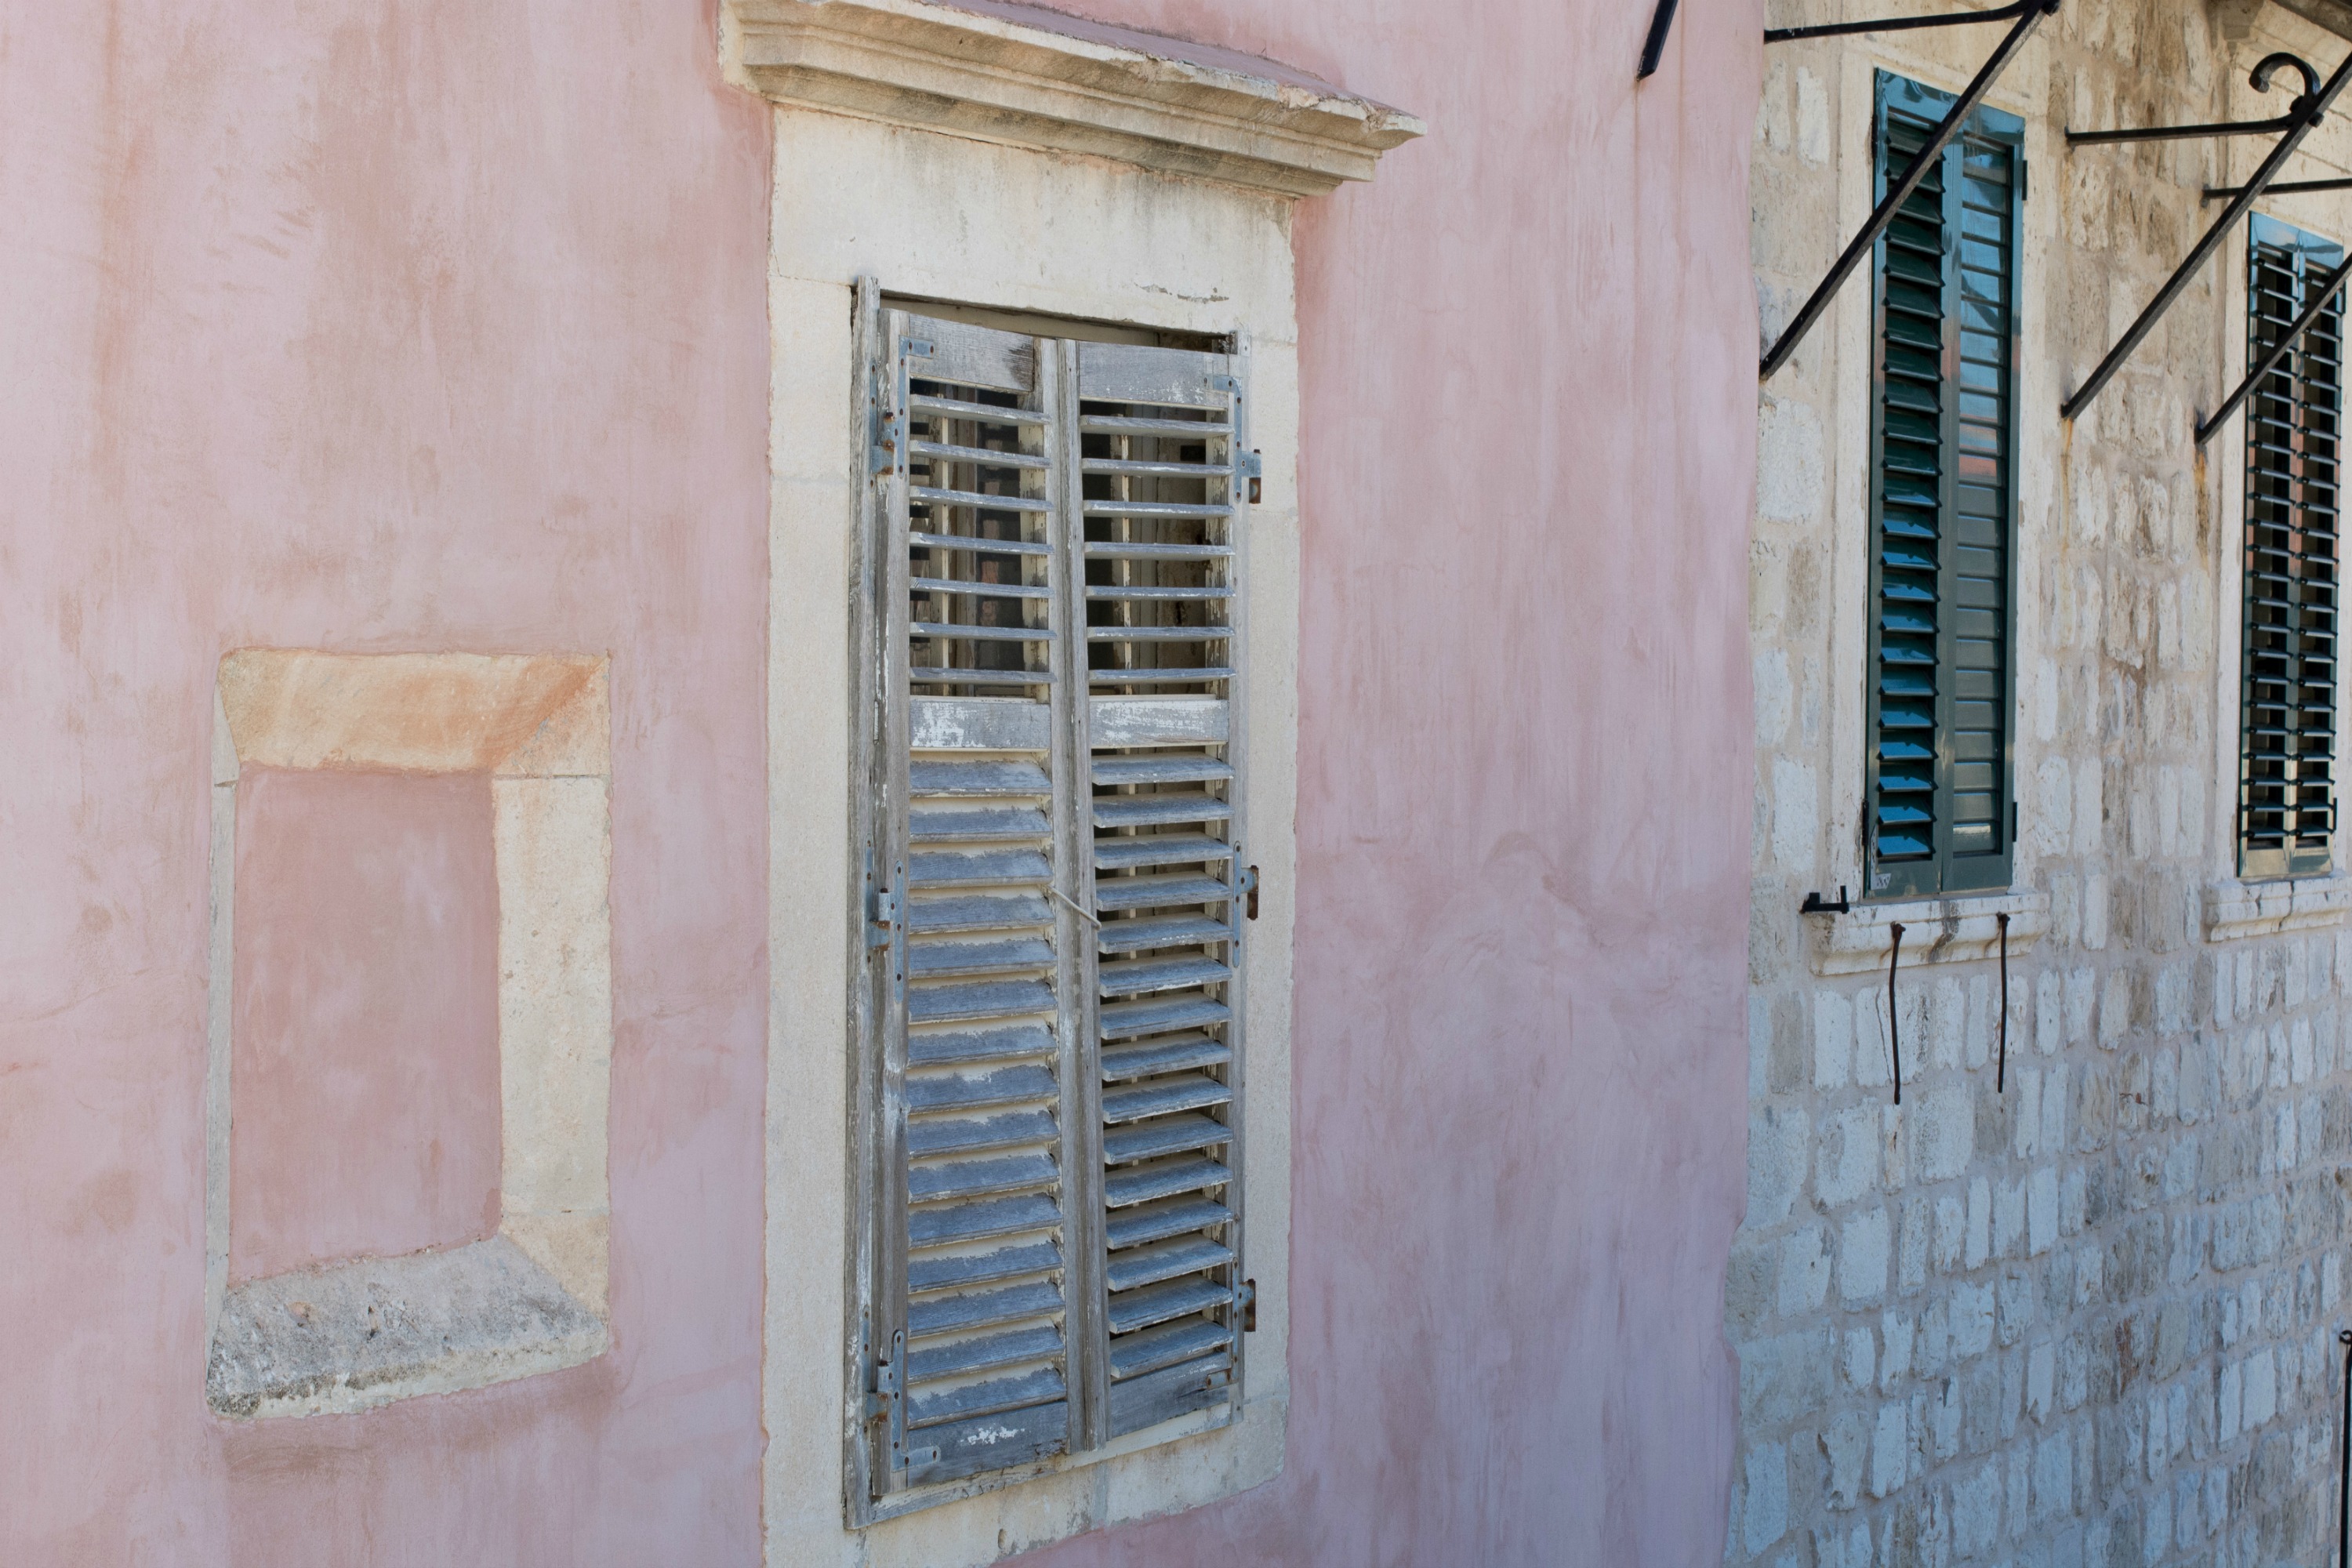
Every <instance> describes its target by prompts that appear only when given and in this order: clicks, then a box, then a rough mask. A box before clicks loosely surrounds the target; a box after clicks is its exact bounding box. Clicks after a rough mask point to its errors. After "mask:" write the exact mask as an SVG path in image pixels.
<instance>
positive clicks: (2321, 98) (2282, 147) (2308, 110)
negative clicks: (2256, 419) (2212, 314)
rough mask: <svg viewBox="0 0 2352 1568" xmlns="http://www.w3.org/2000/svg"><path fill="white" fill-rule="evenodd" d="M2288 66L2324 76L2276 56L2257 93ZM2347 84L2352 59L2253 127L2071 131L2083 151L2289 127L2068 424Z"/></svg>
mask: <svg viewBox="0 0 2352 1568" xmlns="http://www.w3.org/2000/svg"><path fill="white" fill-rule="evenodd" d="M2288 64H2292V65H2294V67H2295V68H2296V69H2298V70H2299V71H2300V72H2301V73H2302V74H2303V78H2304V81H2305V86H2306V87H2308V86H2309V85H2310V84H2311V82H2312V81H2313V79H2315V78H2316V77H2317V76H2318V74H2319V73H2318V72H2317V71H2315V70H2314V69H2313V68H2311V67H2310V66H2309V65H2307V64H2305V62H2304V61H2302V60H2299V59H2296V58H2294V56H2292V55H2272V56H2271V57H2269V58H2266V59H2264V60H2263V62H2262V63H2261V64H2260V65H2257V66H2256V67H2255V68H2254V73H2253V84H2254V87H2255V88H2256V89H2257V90H2260V91H2265V92H2266V91H2268V90H2269V89H2270V84H2271V81H2272V79H2273V78H2274V77H2275V76H2276V74H2277V72H2278V71H2279V70H2280V68H2282V67H2284V66H2285V65H2288ZM2347 82H2352V56H2347V57H2346V58H2345V61H2344V63H2343V64H2342V65H2340V66H2338V67H2336V74H2335V75H2334V76H2332V77H2329V78H2328V79H2327V80H2326V83H2325V84H2324V85H2322V86H2320V87H2318V88H2317V89H2315V90H2310V91H2306V92H2305V93H2304V94H2302V96H2300V97H2298V98H2297V99H2296V100H2294V108H2292V109H2290V110H2287V112H2286V113H2285V114H2284V115H2281V116H2280V117H2279V118H2278V119H2276V120H2270V121H2246V122H2244V123H2242V124H2236V125H2221V126H2210V125H2184V126H2175V127H2155V128H2151V129H2149V130H2146V131H2101V132H2083V133H2081V134H2077V133H2076V132H2072V131H2070V132H2067V133H2066V140H2067V142H2068V143H2069V144H2070V145H2072V146H2079V145H2084V144H2087V143H2095V142H2154V141H2163V140H2169V139H2172V138H2174V137H2177V136H2235V135H2252V134H2254V133H2256V132H2263V131H2270V130H2276V129H2279V128H2281V127H2284V129H2285V132H2286V134H2284V136H2281V137H2280V138H2279V142H2278V145H2277V146H2275V147H2273V148H2272V149H2271V154H2270V156H2269V157H2267V158H2265V159H2263V166H2262V167H2261V168H2259V169H2257V170H2255V171H2254V177H2253V178H2252V180H2251V181H2249V182H2248V183H2247V184H2244V185H2242V186H2241V187H2240V188H2239V190H2238V194H2237V195H2236V196H2234V197H2233V198H2231V202H2230V205H2229V206H2228V208H2227V209H2226V210H2224V211H2223V212H2222V214H2221V217H2219V218H2218V219H2216V220H2215V221H2214V224H2213V226H2212V227H2211V228H2209V229H2207V230H2206V231H2205V237H2204V238H2202V239H2200V240H2199V241H2198V242H2197V247H2196V248H2195V249H2194V250H2191V251H2190V252H2189V258H2188V259H2187V260H2186V261H2183V262H2182V263H2181V264H2180V265H2179V268H2176V269H2175V270H2174V272H2173V274H2172V276H2171V278H2170V279H2168V280H2167V281H2166V283H2165V285H2164V287H2163V288H2162V289H2158V291H2157V296H2156V298H2155V299H2153V300H2149V301H2148V305H2147V309H2146V310H2142V311H2141V312H2140V313H2139V319H2138V320H2137V321H2134V322H2133V323H2132V324H2131V327H2130V330H2129V331H2126V332H2125V333H2124V335H2123V338H2122V339H2121V341H2119V342H2117V343H2116V346H2115V347H2114V348H2112V349H2109V350H2108V351H2107V357H2106V358H2105V359H2103V360H2101V361H2100V362H2099V368H2098V369H2096V370H2095V371H2093V372H2092V373H2091V374H2090V378H2089V379H2088V380H2086V381H2085V382H2084V383H2083V384H2082V385H2081V386H2080V387H2078V388H2077V389H2076V390H2075V392H2074V395H2073V396H2071V397H2069V398H2067V399H2066V401H2065V402H2064V403H2063V404H2061V405H2059V408H2058V412H2059V413H2060V414H2061V415H2063V416H2064V417H2066V418H2068V419H2074V418H2076V417H2078V416H2080V415H2081V414H2082V412H2083V410H2084V409H2085V408H2087V407H2089V406H2090V405H2091V400H2092V399H2093V398H2095V397H2096V396H2098V395H2099V394H2100V392H2101V391H2103V390H2104V389H2105V386H2106V384H2107V383H2108V382H2110V381H2112V380H2114V379H2115V374H2116V372H2117V371H2118V370H2121V369H2122V368H2123V364H2124V362H2125V361H2126V360H2127V359H2129V358H2130V357H2131V356H2132V351H2133V350H2135V349H2137V348H2138V347H2139V345H2140V344H2141V343H2142V342H2144V341H2146V339H2147V334H2148V333H2149V332H2151V331H2155V330H2156V324H2157V322H2158V321H2162V320H2163V319H2164V313H2165V312H2166V311H2167V310H2170V309H2171V308H2172V302H2173V301H2174V300H2178V299H2179V298H2180V293H2181V290H2182V289H2186V288H2188V287H2189V279H2190V278H2192V277H2194V276H2195V275H2196V273H2197V271H2198V269H2199V268H2201V267H2203V266H2204V265H2205V263H2206V262H2207V261H2209V260H2210V259H2212V256H2213V252H2214V251H2215V250H2217V249H2219V248H2220V247H2221V241H2222V239H2223V238H2224V237H2227V236H2228V234H2229V232H2230V230H2231V228H2233V227H2235V226H2236V225H2237V222H2238V220H2239V219H2240V218H2242V217H2243V216H2246V212H2247V209H2248V208H2250V207H2252V205H2254V203H2255V202H2256V201H2258V200H2259V199H2261V197H2262V195H2263V192H2264V191H2267V190H2269V189H2270V188H2271V184H2272V182H2273V181H2274V180H2276V179H2277V178H2278V174H2279V171H2280V170H2281V169H2283V168H2284V167H2285V166H2286V161H2287V160H2288V159H2289V158H2291V157H2293V156H2294V151H2295V149H2296V148H2297V147H2300V146H2301V145H2302V144H2303V139H2304V138H2305V137H2306V136H2308V135H2310V134H2311V132H2313V131H2314V130H2315V129H2316V128H2317V126H2318V124H2319V122H2320V121H2323V120H2325V119H2326V118H2327V110H2329V108H2330V107H2331V106H2333V105H2334V103H2335V102H2336V98H2337V96H2338V95H2339V94H2341V93H2342V92H2343V90H2344V89H2345V86H2346V84H2347ZM2209 423H2210V422H2209Z"/></svg>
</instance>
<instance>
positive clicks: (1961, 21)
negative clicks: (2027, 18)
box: [1668, 0, 2057, 44]
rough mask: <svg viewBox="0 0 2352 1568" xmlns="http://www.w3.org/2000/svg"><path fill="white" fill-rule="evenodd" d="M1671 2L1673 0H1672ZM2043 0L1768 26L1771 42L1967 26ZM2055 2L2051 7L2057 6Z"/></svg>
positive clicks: (2021, 11)
mask: <svg viewBox="0 0 2352 1568" xmlns="http://www.w3.org/2000/svg"><path fill="white" fill-rule="evenodd" d="M1668 3H1669V4H1671V3H1672V0H1668ZM2038 3H2039V0H2017V3H2016V4H2015V5H2003V6H2002V7H2001V8H2000V10H1998V11H1951V12H1947V13H1945V14H1944V15H1943V16H1889V17H1885V18H1882V19H1881V20H1878V21H1874V22H1823V23H1821V24H1820V25H1819V26H1811V27H1767V28H1765V29H1764V41H1765V42H1766V43H1768V44H1795V43H1801V42H1803V41H1804V40H1805V39H1807V38H1843V37H1851V36H1852V35H1853V34H1855V33H1907V32H1910V31H1911V30H1912V29H1914V28H1916V27H1965V26H1969V25H1970V24H1971V23H1976V22H2007V21H2011V20H2014V19H2015V18H2017V17H2019V16H2024V15H2025V14H2026V13H2027V12H2029V11H2031V10H2032V9H2033V7H2034V6H2035V5H2037V4H2038ZM2056 8H2057V7H2055V6H2053V7H2051V9H2053V10H2055V9H2056Z"/></svg>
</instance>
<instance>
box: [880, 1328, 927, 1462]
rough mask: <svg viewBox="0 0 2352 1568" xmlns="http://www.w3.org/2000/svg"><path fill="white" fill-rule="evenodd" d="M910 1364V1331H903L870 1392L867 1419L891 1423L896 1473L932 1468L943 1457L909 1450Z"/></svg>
mask: <svg viewBox="0 0 2352 1568" xmlns="http://www.w3.org/2000/svg"><path fill="white" fill-rule="evenodd" d="M906 1363H907V1331H905V1330H904V1329H901V1330H899V1331H898V1332H897V1333H894V1334H892V1335H891V1336H890V1356H889V1359H888V1360H887V1361H882V1362H878V1363H876V1364H875V1367H874V1376H873V1379H872V1386H871V1387H869V1388H868V1389H867V1390H866V1420H868V1421H883V1422H887V1423H888V1439H889V1448H890V1456H889V1457H890V1468H891V1469H892V1470H894V1471H897V1470H904V1469H906V1468H908V1467H910V1466H914V1465H928V1464H931V1463H933V1462H935V1461H936V1460H937V1459H938V1458H939V1457H940V1451H939V1449H938V1448H936V1447H929V1448H910V1447H908V1446H907V1400H906V1392H907V1384H906V1374H905V1373H904V1371H903V1370H902V1369H903V1368H904V1367H905V1365H906Z"/></svg>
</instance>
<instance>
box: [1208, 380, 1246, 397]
mask: <svg viewBox="0 0 2352 1568" xmlns="http://www.w3.org/2000/svg"><path fill="white" fill-rule="evenodd" d="M1209 389H1210V390H1211V391H1213V392H1230V393H1232V394H1233V395H1234V398H1235V399H1236V400H1239V398H1240V397H1241V395H1242V383H1241V378H1240V377H1239V376H1234V375H1213V376H1211V377H1210V378H1209Z"/></svg>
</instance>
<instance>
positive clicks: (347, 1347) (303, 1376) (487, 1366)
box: [205, 1237, 607, 1419]
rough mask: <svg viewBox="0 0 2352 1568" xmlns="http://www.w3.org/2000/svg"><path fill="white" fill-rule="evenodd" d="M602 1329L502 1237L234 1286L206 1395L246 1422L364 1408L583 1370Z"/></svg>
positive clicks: (602, 1337) (600, 1347)
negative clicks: (565, 1370) (565, 1369)
mask: <svg viewBox="0 0 2352 1568" xmlns="http://www.w3.org/2000/svg"><path fill="white" fill-rule="evenodd" d="M606 1343H607V1336H606V1333H605V1329H604V1323H603V1322H602V1321H600V1320H599V1319H598V1318H597V1317H596V1315H595V1314H594V1313H593V1312H591V1311H590V1310H588V1309H587V1308H586V1307H583V1306H582V1305H581V1304H580V1302H578V1301H577V1300H573V1298H572V1296H571V1294H570V1293H569V1292H567V1291H566V1290H565V1289H563V1287H562V1286H561V1285H559V1284H557V1283H556V1282H555V1279H554V1278H553V1277H552V1276H551V1275H550V1274H549V1273H548V1272H547V1271H546V1270H545V1269H543V1268H541V1267H540V1266H539V1265H538V1264H536V1263H533V1262H532V1261H531V1260H530V1258H527V1257H525V1256H524V1255H523V1252H522V1249H521V1248H520V1247H517V1246H516V1245H515V1244H514V1243H513V1242H511V1241H509V1240H508V1239H507V1238H506V1237H491V1238H490V1239H489V1240H488V1241H478V1242H476V1243H474V1244H473V1245H472V1246H470V1247H458V1248H456V1249H455V1250H453V1251H449V1252H424V1253H416V1254H413V1255H411V1256H409V1257H405V1258H362V1259H360V1260H358V1261H356V1262H352V1263H338V1264H331V1265H330V1266H328V1267H326V1268H316V1269H309V1270H306V1271H304V1272H302V1273H299V1274H277V1275H272V1276H271V1277H270V1278H268V1279H255V1280H251V1281H248V1282H247V1283H246V1284H243V1285H239V1286H236V1287H235V1288H234V1289H231V1290H230V1291H229V1292H228V1294H227V1297H226V1300H224V1301H223V1302H222V1304H221V1314H220V1326H219V1327H218V1329H216V1330H215V1331H214V1334H213V1342H212V1353H211V1357H210V1364H209V1365H208V1366H207V1367H206V1369H205V1397H206V1399H207V1400H208V1401H209V1403H210V1404H211V1405H212V1407H213V1409H214V1410H215V1411H216V1412H217V1413H219V1414H220V1415H228V1416H234V1417H237V1418H240V1419H243V1418H247V1417H254V1416H271V1415H332V1414H342V1413H346V1412H350V1411H354V1410H366V1409H369V1408H371V1407H373V1406H375V1405H388V1404H390V1403H392V1402H393V1401H394V1400H396V1399H406V1398H409V1397H411V1396H412V1395H415V1394H450V1393H454V1392H456V1391H457V1390H458V1389H463V1388H481V1387H484V1386H486V1385H488V1384H493V1383H504V1382H507V1381H509V1379H512V1378H518V1377H530V1376H532V1375H534V1374H536V1373H542V1372H554V1371H556V1370H558V1369H559V1368H562V1367H567V1366H576V1365H578V1364H579V1363H582V1362H585V1361H591V1360H593V1359H594V1358H595V1357H597V1356H599V1355H602V1354H603V1353H604V1350H605V1346H606Z"/></svg>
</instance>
